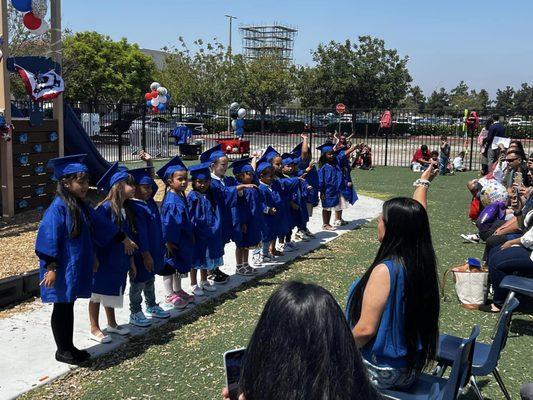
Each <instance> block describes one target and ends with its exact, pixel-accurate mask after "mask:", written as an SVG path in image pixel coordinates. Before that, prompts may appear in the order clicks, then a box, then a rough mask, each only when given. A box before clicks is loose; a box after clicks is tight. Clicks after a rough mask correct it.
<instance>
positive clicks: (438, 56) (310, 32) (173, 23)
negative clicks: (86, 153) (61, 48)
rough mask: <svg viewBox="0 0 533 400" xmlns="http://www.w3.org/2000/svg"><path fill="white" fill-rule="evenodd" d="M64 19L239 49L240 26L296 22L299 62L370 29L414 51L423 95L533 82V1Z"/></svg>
mask: <svg viewBox="0 0 533 400" xmlns="http://www.w3.org/2000/svg"><path fill="white" fill-rule="evenodd" d="M62 3H63V26H64V27H68V28H70V29H72V30H74V31H83V30H95V31H97V32H100V33H103V34H107V35H109V36H111V37H112V38H114V39H119V38H121V37H126V38H127V39H128V40H129V41H131V42H136V43H138V44H139V45H140V46H141V47H145V48H151V49H160V48H161V47H163V46H168V45H172V44H175V43H176V41H177V37H178V36H183V37H184V38H185V39H186V41H187V42H189V43H191V42H192V41H193V40H195V39H197V38H203V39H206V40H211V39H212V38H214V37H216V38H218V39H219V40H220V41H222V42H223V43H227V41H228V23H227V18H225V17H224V14H232V15H235V16H237V17H238V19H237V20H236V21H234V29H233V38H234V39H233V48H234V51H236V52H239V51H240V49H241V37H240V34H239V31H238V26H239V24H256V23H272V22H274V21H277V22H280V23H284V24H289V25H293V26H295V27H297V28H298V30H299V32H298V36H297V37H296V42H295V52H294V57H295V62H296V63H298V64H310V63H312V59H311V54H310V50H311V49H313V48H316V46H317V45H318V44H319V43H324V42H328V41H330V40H337V41H342V40H345V39H346V38H351V39H356V38H357V37H358V36H360V35H372V36H375V37H379V38H382V39H384V40H385V43H386V45H387V47H392V48H396V49H398V51H399V52H400V54H401V55H408V56H409V58H410V61H409V64H408V67H409V71H410V72H411V75H412V77H413V81H414V82H413V84H418V85H420V86H421V87H422V89H423V90H424V93H425V94H426V95H429V93H430V92H431V91H432V90H433V89H435V88H437V87H441V86H443V87H445V88H447V89H450V88H452V87H454V86H456V85H457V83H458V82H459V81H460V80H461V79H463V80H465V81H466V83H467V84H468V85H469V86H470V87H471V88H476V89H481V88H485V89H487V90H488V91H489V93H490V94H491V96H494V94H495V92H496V89H497V88H501V87H504V86H506V85H510V86H514V87H518V86H519V85H520V84H521V83H522V82H528V83H530V84H531V83H533V40H531V38H532V33H531V16H532V15H533V2H530V1H527V0H523V1H497V0H468V1H464V0H463V1H460V0H447V1H434V0H425V1H420V0H412V1H408V0H383V1H376V0H373V1H368V0H365V1H363V0H351V1H350V0H329V1H325V0H306V1H303V0H285V1H279V0H268V1H267V0H262V1H244V0H231V1H229V0H194V1H192V0H159V1H157V0H156V1H154V0H143V1H141V0H90V1H89V0H63V2H62Z"/></svg>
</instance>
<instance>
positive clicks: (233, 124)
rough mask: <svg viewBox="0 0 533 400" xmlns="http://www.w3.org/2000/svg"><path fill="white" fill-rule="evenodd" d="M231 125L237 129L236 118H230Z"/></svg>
mask: <svg viewBox="0 0 533 400" xmlns="http://www.w3.org/2000/svg"><path fill="white" fill-rule="evenodd" d="M231 127H232V128H233V129H237V120H236V119H232V120H231Z"/></svg>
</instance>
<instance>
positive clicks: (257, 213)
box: [236, 189, 265, 248]
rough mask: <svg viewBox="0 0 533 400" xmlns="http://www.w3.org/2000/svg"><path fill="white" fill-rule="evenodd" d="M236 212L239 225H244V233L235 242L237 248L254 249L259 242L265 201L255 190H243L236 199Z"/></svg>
mask: <svg viewBox="0 0 533 400" xmlns="http://www.w3.org/2000/svg"><path fill="white" fill-rule="evenodd" d="M237 210H238V212H239V220H240V223H241V224H246V227H247V229H246V232H243V233H242V236H241V239H240V240H238V241H237V242H236V245H237V247H239V248H244V247H255V246H257V245H258V244H259V243H260V242H261V232H262V231H263V229H264V228H263V225H264V221H263V218H264V211H265V200H264V197H263V195H262V193H261V192H260V191H259V190H257V189H244V191H243V194H242V196H239V197H238V200H237Z"/></svg>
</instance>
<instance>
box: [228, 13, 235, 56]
mask: <svg viewBox="0 0 533 400" xmlns="http://www.w3.org/2000/svg"><path fill="white" fill-rule="evenodd" d="M225 17H226V18H228V19H229V46H228V53H229V55H230V57H231V31H232V23H233V20H234V19H237V17H234V16H233V15H228V14H226V15H225Z"/></svg>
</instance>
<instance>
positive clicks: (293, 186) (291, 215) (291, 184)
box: [278, 176, 300, 235]
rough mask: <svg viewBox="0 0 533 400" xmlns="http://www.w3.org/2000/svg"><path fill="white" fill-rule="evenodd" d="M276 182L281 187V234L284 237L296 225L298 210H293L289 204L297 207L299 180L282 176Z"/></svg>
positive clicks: (298, 201)
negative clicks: (294, 204) (282, 220)
mask: <svg viewBox="0 0 533 400" xmlns="http://www.w3.org/2000/svg"><path fill="white" fill-rule="evenodd" d="M278 181H279V183H280V186H281V199H282V207H283V208H282V214H283V216H284V221H285V223H284V226H283V229H284V230H283V231H282V233H281V234H282V235H286V234H287V233H289V232H290V231H291V230H292V229H293V228H294V227H295V226H296V225H297V224H298V220H299V216H298V214H299V213H300V210H293V208H292V207H291V202H294V203H296V204H297V205H298V206H299V203H300V199H299V197H300V193H299V187H300V179H299V178H296V177H292V176H283V177H281V178H279V180H278Z"/></svg>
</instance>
